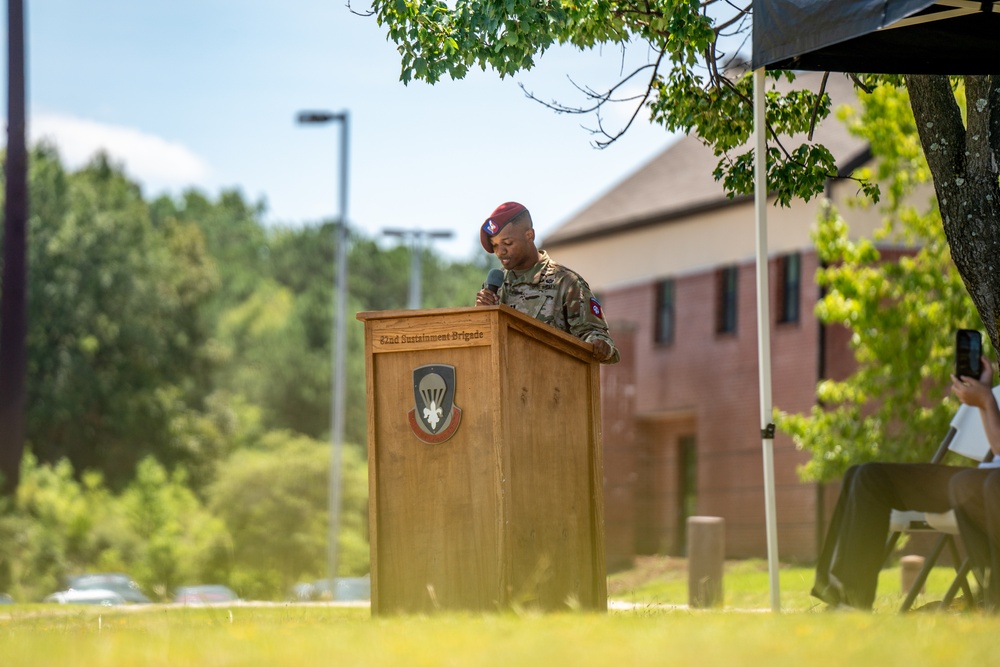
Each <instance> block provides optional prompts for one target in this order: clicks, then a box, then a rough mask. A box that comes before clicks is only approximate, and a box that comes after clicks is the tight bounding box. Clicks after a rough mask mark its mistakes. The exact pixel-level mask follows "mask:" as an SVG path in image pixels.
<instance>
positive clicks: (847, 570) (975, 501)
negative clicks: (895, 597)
mask: <svg viewBox="0 0 1000 667" xmlns="http://www.w3.org/2000/svg"><path fill="white" fill-rule="evenodd" d="M951 380H952V386H951V388H952V391H953V392H954V394H955V396H956V397H958V399H959V400H960V401H962V402H963V403H966V404H967V405H970V406H974V407H977V408H979V412H980V416H981V417H982V419H983V426H984V427H985V430H986V434H987V439H988V440H989V443H990V449H991V450H992V451H993V452H994V454H997V455H1000V407H998V405H997V401H996V398H995V397H994V395H993V392H992V386H993V367H992V365H991V364H990V363H989V361H988V360H987V359H986V358H985V357H981V373H980V375H979V377H978V378H974V377H968V376H959V375H952V376H951ZM985 465H986V466H989V465H991V464H985ZM993 473H1000V468H988V467H983V468H979V469H977V468H964V467H959V466H947V465H942V464H937V463H881V462H874V463H863V464H860V465H856V466H852V467H851V468H849V469H848V470H847V472H846V473H845V475H844V479H843V483H842V485H841V490H840V496H839V497H838V499H837V505H836V507H835V509H834V512H833V516H832V517H831V520H830V526H829V529H828V530H827V535H826V539H825V540H824V543H823V548H822V550H821V552H820V555H819V559H818V561H817V563H816V579H815V583H814V585H813V588H812V591H811V594H812V595H813V596H814V597H816V598H819V599H820V600H822V601H824V602H826V603H827V604H829V605H830V606H833V607H839V606H848V607H853V608H856V609H868V610H870V609H871V608H872V604H873V603H874V601H875V592H876V586H877V584H878V574H879V571H880V570H881V569H882V564H883V561H884V559H885V553H884V551H885V542H886V539H887V538H888V535H889V515H890V513H891V512H892V510H894V509H896V510H903V511H907V510H915V511H920V512H937V513H940V512H947V511H948V510H949V509H955V513H956V517H961V518H959V530H960V532H961V536H962V539H963V541H965V543H966V545H970V543H971V545H972V546H970V556H972V557H973V563H974V565H975V566H976V567H978V568H980V569H982V570H988V569H990V566H991V565H992V563H994V562H997V563H998V565H1000V474H998V475H994V474H993ZM987 499H988V502H991V503H995V505H993V506H992V509H991V510H990V511H989V512H987V511H985V510H984V507H985V503H986V502H987ZM973 550H975V555H974V556H973V554H972V551H973ZM996 571H997V572H998V573H1000V569H996ZM996 589H1000V581H998V582H997V585H988V586H987V590H986V591H985V597H986V598H987V601H988V600H990V599H994V600H997V599H1000V590H996ZM988 604H989V602H988Z"/></svg>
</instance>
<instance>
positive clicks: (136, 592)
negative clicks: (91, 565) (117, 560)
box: [67, 572, 150, 603]
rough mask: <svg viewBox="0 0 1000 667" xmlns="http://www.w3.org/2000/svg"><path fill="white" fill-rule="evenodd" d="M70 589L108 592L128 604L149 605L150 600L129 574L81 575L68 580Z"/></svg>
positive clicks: (100, 573) (102, 573)
mask: <svg viewBox="0 0 1000 667" xmlns="http://www.w3.org/2000/svg"><path fill="white" fill-rule="evenodd" d="M67 584H68V588H71V589H73V590H77V591H86V590H94V589H99V590H106V591H114V592H115V593H118V595H120V596H121V597H122V598H124V599H125V601H126V602H136V603H147V602H149V601H150V600H149V598H148V597H146V596H145V594H143V592H142V589H141V588H139V584H137V583H135V582H134V581H133V580H132V578H131V577H130V576H128V575H127V574H121V573H119V572H99V573H94V574H80V575H77V576H75V577H70V578H69V579H68V580H67Z"/></svg>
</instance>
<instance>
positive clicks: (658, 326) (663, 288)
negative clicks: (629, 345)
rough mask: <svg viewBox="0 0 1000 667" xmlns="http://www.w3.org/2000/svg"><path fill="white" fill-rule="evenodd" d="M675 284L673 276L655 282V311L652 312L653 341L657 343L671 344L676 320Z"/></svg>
mask: <svg viewBox="0 0 1000 667" xmlns="http://www.w3.org/2000/svg"><path fill="white" fill-rule="evenodd" d="M676 299H677V286H676V284H675V283H674V280H673V278H667V279H665V280H661V281H659V282H658V283H657V284H656V311H655V312H654V314H653V317H654V318H655V319H654V331H653V341H654V342H655V343H656V344H657V345H672V344H673V342H674V334H675V331H676V322H677V316H676V314H677V301H676Z"/></svg>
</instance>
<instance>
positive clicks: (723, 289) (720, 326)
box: [715, 266, 739, 333]
mask: <svg viewBox="0 0 1000 667" xmlns="http://www.w3.org/2000/svg"><path fill="white" fill-rule="evenodd" d="M717 275H718V285H719V290H718V309H717V316H716V317H717V319H716V326H715V331H716V332H717V333H736V292H737V289H738V288H739V267H736V266H727V267H726V268H724V269H719V272H718V274H717Z"/></svg>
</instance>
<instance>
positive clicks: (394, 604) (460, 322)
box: [357, 306, 607, 614]
mask: <svg viewBox="0 0 1000 667" xmlns="http://www.w3.org/2000/svg"><path fill="white" fill-rule="evenodd" d="M357 317H358V319H359V320H361V321H363V322H364V325H365V355H366V363H367V390H368V471H369V521H370V537H371V594H372V613H373V614H391V613H397V612H406V613H409V612H420V613H422V612H430V611H434V610H437V609H449V610H456V609H458V610H497V609H505V608H510V607H518V606H523V607H529V608H530V607H535V608H541V609H564V608H572V607H580V608H583V609H592V610H605V609H607V582H606V579H605V564H604V518H603V514H604V509H603V508H604V505H603V493H602V476H603V474H602V468H601V427H600V423H601V422H600V382H599V364H598V363H597V362H596V361H595V360H594V358H593V356H592V355H591V350H590V346H589V345H586V344H584V343H582V342H581V341H580V340H578V339H577V338H575V337H573V336H570V335H569V334H566V333H563V332H562V331H558V330H557V329H554V328H552V327H550V326H547V325H544V324H541V323H539V322H537V321H536V320H534V319H532V318H530V317H527V316H525V315H522V314H521V313H518V312H517V311H515V310H513V309H512V308H509V307H507V306H489V307H479V308H447V309H434V310H420V311H413V310H409V311H402V310H397V311H382V312H366V313H359V314H358V316H357Z"/></svg>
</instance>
